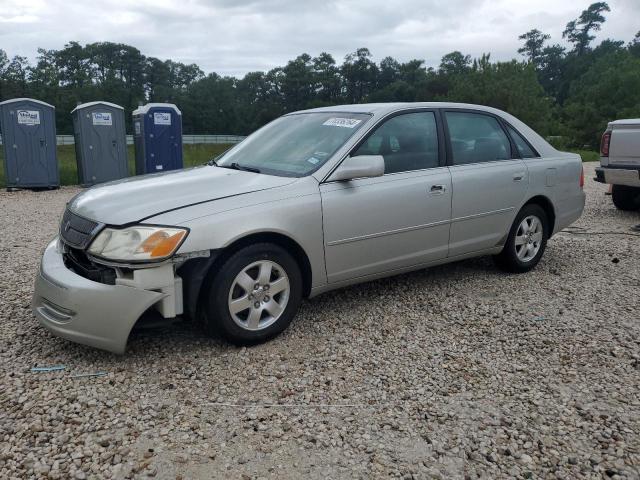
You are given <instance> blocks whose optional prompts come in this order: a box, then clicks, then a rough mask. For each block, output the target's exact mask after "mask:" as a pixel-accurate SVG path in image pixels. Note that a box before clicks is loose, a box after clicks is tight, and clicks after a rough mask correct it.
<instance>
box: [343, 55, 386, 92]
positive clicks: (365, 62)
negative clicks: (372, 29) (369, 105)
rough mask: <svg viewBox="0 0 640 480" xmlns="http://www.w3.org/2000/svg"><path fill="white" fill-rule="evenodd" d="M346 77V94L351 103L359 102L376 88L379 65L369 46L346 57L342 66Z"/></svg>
mask: <svg viewBox="0 0 640 480" xmlns="http://www.w3.org/2000/svg"><path fill="white" fill-rule="evenodd" d="M340 72H341V73H342V77H343V78H344V94H345V98H346V101H347V102H349V103H359V102H361V101H363V100H364V99H365V97H366V96H367V95H369V94H370V93H371V92H373V91H374V90H375V87H376V78H377V75H378V67H377V65H376V64H375V63H374V62H373V60H371V52H369V49H368V48H359V49H357V50H356V51H355V52H353V53H350V54H348V55H347V56H346V57H345V58H344V63H343V64H342V67H341V68H340Z"/></svg>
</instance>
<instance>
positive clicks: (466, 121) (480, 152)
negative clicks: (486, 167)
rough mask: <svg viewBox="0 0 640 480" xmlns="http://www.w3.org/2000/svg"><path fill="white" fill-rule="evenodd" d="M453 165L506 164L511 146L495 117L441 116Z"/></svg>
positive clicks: (470, 115)
mask: <svg viewBox="0 0 640 480" xmlns="http://www.w3.org/2000/svg"><path fill="white" fill-rule="evenodd" d="M445 117H446V120H447V126H448V128H449V137H450V140H451V152H452V155H453V164H454V165H466V164H469V163H481V162H494V161H496V160H508V159H510V158H511V157H512V155H511V143H510V142H509V138H508V137H507V134H506V133H505V131H504V130H503V129H502V126H501V125H500V123H499V122H498V120H497V119H496V118H495V117H492V116H491V115H485V114H483V113H475V112H452V111H449V112H445Z"/></svg>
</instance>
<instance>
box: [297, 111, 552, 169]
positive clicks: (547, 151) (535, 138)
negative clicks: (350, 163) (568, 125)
mask: <svg viewBox="0 0 640 480" xmlns="http://www.w3.org/2000/svg"><path fill="white" fill-rule="evenodd" d="M414 108H458V109H469V110H476V111H480V112H487V113H491V114H493V115H497V116H499V117H501V118H502V119H504V120H506V121H507V122H508V123H509V124H511V125H512V126H513V127H514V128H515V129H516V130H517V131H519V132H520V133H521V134H523V135H524V136H525V138H526V139H527V140H528V141H529V142H530V143H531V144H532V145H533V147H534V148H535V149H536V150H537V151H538V153H539V154H540V155H541V156H543V157H548V156H553V155H556V154H557V153H558V151H557V150H556V149H555V148H553V146H551V145H550V144H549V142H547V141H546V140H545V139H544V138H542V137H541V136H540V135H539V134H538V133H537V132H535V131H534V130H533V129H532V128H531V127H529V126H528V125H526V124H525V123H523V122H522V121H521V120H519V119H518V118H516V117H514V116H513V115H511V114H509V113H507V112H505V111H503V110H498V109H497V108H493V107H487V106H486V105H475V104H471V103H455V102H393V103H360V104H354V105H334V106H330V107H320V108H312V109H309V110H299V111H297V112H291V113H289V114H288V115H295V114H300V113H310V112H324V113H331V112H335V113H343V114H344V113H366V114H370V115H373V117H374V118H380V117H384V116H385V115H387V114H390V113H393V112H399V111H402V110H410V109H414Z"/></svg>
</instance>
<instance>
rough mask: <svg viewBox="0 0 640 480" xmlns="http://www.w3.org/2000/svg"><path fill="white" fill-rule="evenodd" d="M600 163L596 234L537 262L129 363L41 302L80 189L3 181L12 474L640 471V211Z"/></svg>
mask: <svg viewBox="0 0 640 480" xmlns="http://www.w3.org/2000/svg"><path fill="white" fill-rule="evenodd" d="M593 167H594V165H593V164H591V165H586V176H587V185H586V190H587V194H588V196H587V207H586V210H585V213H584V215H583V217H582V218H581V219H580V221H579V222H578V223H577V224H576V226H577V227H579V228H578V229H576V230H574V231H575V232H577V233H581V234H569V233H562V234H559V235H557V236H556V237H554V238H553V239H552V240H551V241H550V242H549V245H548V248H547V252H546V254H545V256H544V258H543V260H542V262H541V263H540V265H539V266H538V268H537V269H536V270H535V271H533V272H531V273H529V274H525V275H506V274H503V273H501V272H499V271H498V270H496V268H495V267H494V266H493V265H492V263H491V261H490V259H486V258H482V259H476V260H471V261H464V262H460V263H456V264H453V265H449V266H443V267H438V268H432V269H429V270H424V271H420V272H416V273H412V274H408V275H402V276H398V277H394V278H390V279H385V280H380V281H376V282H372V283H368V284H364V285H359V286H354V287H351V288H348V289H344V290H341V291H337V292H332V293H329V294H325V295H322V296H320V297H318V298H315V299H313V300H310V301H307V302H305V303H304V304H303V306H302V310H301V312H300V314H299V315H298V317H297V318H296V319H295V320H294V323H293V324H292V326H291V328H290V329H289V330H288V331H287V332H285V334H283V335H282V336H280V337H279V338H277V339H275V340H273V341H271V342H269V343H267V344H265V345H260V346H257V347H253V348H249V349H246V348H236V347H232V346H229V345H227V344H224V343H222V342H220V341H216V340H212V339H209V338H206V337H204V336H203V335H202V334H201V333H200V332H199V331H197V330H195V329H193V328H191V327H190V325H188V324H183V323H177V324H175V325H172V326H169V327H163V328H160V329H150V330H144V331H142V332H139V333H135V334H133V336H132V338H130V341H129V348H128V351H127V354H126V355H125V356H115V355H111V354H109V353H105V352H101V351H97V350H93V349H91V348H87V347H83V346H79V345H74V344H72V343H69V342H67V341H64V340H61V339H58V338H56V337H53V336H52V335H50V334H48V333H47V332H46V331H44V330H43V329H42V328H39V327H38V326H37V325H36V322H35V320H34V318H33V316H32V314H31V311H30V307H29V303H30V298H31V292H32V282H33V277H34V275H35V272H36V267H37V263H38V260H39V256H40V253H41V250H42V248H43V247H44V245H45V243H46V241H47V240H48V239H49V238H51V237H52V236H53V235H54V233H55V231H56V228H57V224H58V221H59V216H60V214H61V212H62V210H63V206H64V203H65V202H66V201H67V200H68V199H69V198H70V197H71V196H72V195H73V194H74V193H76V192H77V191H78V190H77V189H75V188H62V189H60V190H58V191H51V192H39V193H34V192H16V193H0V225H2V235H1V236H0V258H1V259H2V264H3V267H2V270H1V271H0V302H1V304H0V320H1V322H2V324H1V325H2V327H1V328H0V478H3V479H4V478H44V477H48V478H77V479H83V478H129V477H134V478H143V477H147V476H155V477H156V478H170V479H178V478H182V479H191V478H283V479H287V478H302V477H303V478H311V479H313V478H318V479H325V478H371V477H382V476H385V477H386V476H392V477H401V478H464V477H467V478H479V477H482V478H506V477H509V478H512V477H517V478H538V477H542V478H571V479H573V478H608V477H613V478H640V473H639V468H640V395H639V394H640V386H639V385H640V325H639V323H638V312H639V311H640V295H638V288H639V287H640V256H639V255H638V251H639V250H638V247H639V245H640V238H637V237H633V236H630V235H629V234H630V233H631V231H630V230H629V227H631V226H632V225H635V224H638V223H640V213H623V212H618V211H616V209H615V208H614V207H613V205H612V203H611V199H610V197H606V196H605V195H604V192H605V190H606V187H605V186H602V185H600V184H596V183H594V182H593V181H592V180H591V177H593ZM27 232H28V233H27ZM585 232H606V234H604V235H597V234H585ZM612 233H615V234H612ZM57 364H62V365H66V370H64V371H58V372H51V373H31V371H30V368H31V367H34V366H46V365H57ZM97 371H105V372H107V374H106V376H102V377H86V378H73V377H72V375H74V374H77V373H91V372H97Z"/></svg>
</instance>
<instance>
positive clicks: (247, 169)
mask: <svg viewBox="0 0 640 480" xmlns="http://www.w3.org/2000/svg"><path fill="white" fill-rule="evenodd" d="M218 166H219V167H223V168H233V169H234V170H242V171H243V172H253V173H260V169H259V168H255V167H246V166H244V165H240V164H239V163H238V162H231V163H230V164H229V165H218Z"/></svg>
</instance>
